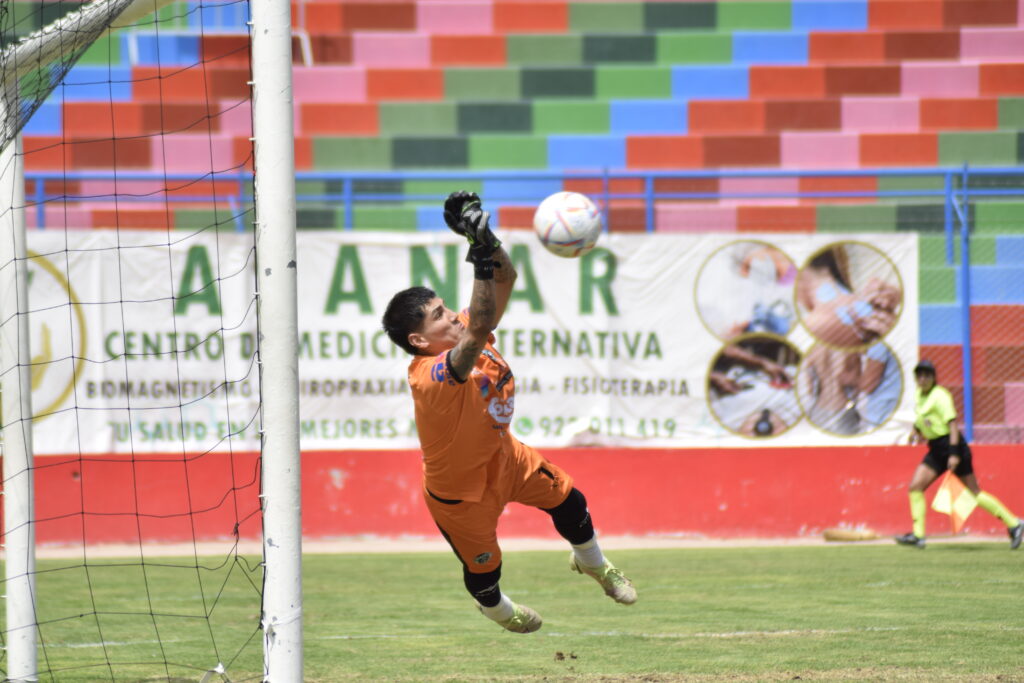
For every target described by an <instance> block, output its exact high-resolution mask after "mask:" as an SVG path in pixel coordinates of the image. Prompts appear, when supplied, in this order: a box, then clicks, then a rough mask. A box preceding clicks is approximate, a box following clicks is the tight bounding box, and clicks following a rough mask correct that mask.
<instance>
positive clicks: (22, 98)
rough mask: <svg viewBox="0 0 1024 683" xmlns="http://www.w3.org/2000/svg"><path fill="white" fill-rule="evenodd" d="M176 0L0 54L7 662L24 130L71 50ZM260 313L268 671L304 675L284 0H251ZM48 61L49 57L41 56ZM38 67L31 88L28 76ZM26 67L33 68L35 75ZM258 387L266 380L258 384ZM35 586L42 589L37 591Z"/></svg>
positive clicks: (24, 588) (20, 619) (25, 466)
mask: <svg viewBox="0 0 1024 683" xmlns="http://www.w3.org/2000/svg"><path fill="white" fill-rule="evenodd" d="M172 1H173V0H94V2H91V3H89V4H87V5H83V6H82V7H81V8H79V9H77V10H75V11H73V12H71V13H69V14H68V15H66V16H65V17H63V18H62V19H60V20H58V21H56V22H54V23H53V24H51V25H49V26H47V27H45V28H43V29H41V30H39V31H37V32H35V33H33V34H31V35H29V36H27V37H25V38H23V39H21V40H20V41H19V42H18V43H16V44H12V45H10V46H9V47H8V48H7V49H5V50H4V51H3V53H2V54H0V79H2V80H0V88H2V92H0V97H2V100H0V107H4V108H3V109H0V136H2V138H0V146H2V149H0V175H2V177H0V192H2V196H0V259H2V260H0V365H2V369H3V370H4V372H3V375H2V396H3V410H4V413H5V415H4V423H5V424H6V425H8V428H7V429H5V430H4V433H3V435H2V436H3V470H4V471H3V476H4V512H5V520H4V527H5V528H4V532H5V538H6V548H5V565H6V574H7V582H6V600H7V604H6V619H7V621H6V633H5V636H6V646H7V676H8V680H13V681H35V680H38V673H39V670H38V664H37V655H36V650H37V638H36V635H37V626H36V624H37V621H36V605H37V602H36V601H37V599H40V598H39V596H37V595H36V593H35V587H34V573H35V547H34V545H35V542H34V526H33V524H34V523H33V519H34V517H33V514H34V512H33V494H34V492H33V481H32V471H33V470H32V439H31V423H32V407H31V396H30V387H31V382H30V379H29V372H30V367H29V366H30V350H29V332H28V329H29V328H28V311H29V310H30V306H29V302H28V291H27V286H26V285H27V282H26V271H27V262H26V258H27V249H26V242H25V240H26V234H25V215H24V211H25V209H24V205H25V201H24V190H25V179H24V169H23V162H24V157H23V156H21V149H20V144H21V142H20V134H19V132H20V130H21V128H22V127H23V126H24V124H25V122H26V121H27V120H28V119H29V118H30V117H31V114H32V112H34V111H35V109H36V108H37V107H38V106H39V104H41V102H42V101H43V100H45V99H46V97H47V96H48V95H49V92H50V91H52V89H53V87H54V86H55V85H57V84H58V83H59V82H60V80H61V79H62V78H63V77H64V75H66V73H67V71H68V70H69V69H70V68H71V66H73V64H74V63H75V61H77V59H78V57H80V56H81V53H82V52H84V51H85V49H86V48H88V46H89V45H90V44H92V43H93V42H94V41H95V40H96V39H97V38H99V37H101V36H102V35H103V34H104V33H106V32H108V31H110V30H113V29H116V28H119V27H127V26H132V25H135V24H136V23H138V22H139V21H140V20H142V19H143V18H144V17H146V16H147V15H150V14H152V13H153V12H155V11H156V10H158V9H160V8H161V7H162V6H164V5H167V4H170V2H172ZM250 7H251V16H252V21H251V31H250V34H251V36H252V82H251V86H252V102H253V107H252V109H253V140H254V157H255V169H256V176H255V193H254V194H255V218H256V220H255V226H254V229H255V235H256V264H257V274H256V275H257V276H256V282H257V296H258V301H257V324H258V329H259V334H258V337H259V341H258V354H259V369H260V386H261V413H262V434H261V437H262V438H261V457H262V465H261V471H262V487H261V488H262V494H261V502H262V511H263V548H264V553H263V554H264V581H263V614H262V615H261V624H262V627H263V641H264V679H265V680H273V681H275V682H276V681H301V680H302V677H303V661H302V660H303V652H302V645H303V642H302V584H301V566H302V562H301V555H302V538H301V510H300V504H301V501H300V459H299V430H298V356H297V348H298V344H297V342H298V339H297V312H296V308H297V307H296V286H297V264H296V248H295V174H294V168H295V165H294V140H293V126H292V119H293V112H292V106H293V103H292V99H293V98H292V79H291V65H292V52H291V10H290V4H289V2H288V0H252V2H251V5H250ZM50 63H53V64H56V65H59V68H58V67H56V66H55V67H52V68H51V67H49V66H46V65H47V64H50ZM40 78H42V79H44V80H45V81H47V82H43V83H40V86H41V87H39V88H38V89H37V90H36V91H35V92H32V91H31V89H30V88H26V81H27V82H28V83H29V86H31V85H32V84H34V83H35V82H37V81H39V79H40ZM33 79H35V80H33ZM264 388H266V389H267V390H266V391H263V389H264ZM42 599H45V597H43V598H42Z"/></svg>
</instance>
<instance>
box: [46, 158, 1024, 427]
mask: <svg viewBox="0 0 1024 683" xmlns="http://www.w3.org/2000/svg"><path fill="white" fill-rule="evenodd" d="M901 177H902V178H908V177H913V178H919V179H921V180H922V183H923V184H924V185H925V186H924V187H921V188H918V189H900V190H836V191H800V190H797V191H779V192H679V191H664V190H659V188H658V186H659V182H658V181H661V180H701V179H715V180H720V179H723V178H729V179H753V178H792V179H800V178H901ZM997 177H1004V178H1007V179H1013V181H1014V182H1012V183H1010V185H1011V186H1008V187H985V186H983V185H982V186H979V182H983V181H984V179H986V178H990V179H992V178H997ZM295 179H296V181H297V182H310V181H314V182H316V181H319V182H325V183H334V184H336V185H337V186H338V191H334V192H323V193H319V194H308V193H305V194H298V195H297V196H296V203H297V205H298V207H300V208H301V207H302V206H303V205H315V206H319V207H322V206H324V205H336V206H340V207H341V209H342V211H341V218H342V220H341V223H342V224H341V225H340V226H338V227H340V228H342V229H349V230H350V229H352V228H353V227H354V223H355V208H356V207H357V206H360V205H381V204H402V205H408V204H415V203H418V202H421V203H424V204H426V203H430V204H436V203H437V202H438V201H440V200H441V199H443V197H441V196H439V195H437V194H433V193H407V192H381V191H374V190H368V189H365V188H366V187H367V186H370V187H372V185H373V184H374V183H381V182H385V181H388V182H397V181H448V182H450V184H451V187H452V188H458V187H459V186H460V185H462V184H465V183H470V182H472V183H483V184H484V185H485V192H486V184H487V183H489V182H495V181H506V182H507V181H520V182H521V185H520V188H521V189H519V190H517V191H509V190H508V188H507V186H506V187H504V188H503V189H502V190H501V191H500V192H496V193H490V192H487V193H486V197H485V198H486V200H487V202H488V204H489V205H491V206H503V205H504V206H509V205H522V206H534V205H536V204H537V203H539V202H540V201H541V200H542V199H543V198H544V196H543V195H542V194H539V193H538V192H537V187H543V186H544V184H543V183H542V182H539V181H550V182H552V183H555V184H557V186H559V187H560V186H561V185H562V184H563V183H565V182H566V181H579V180H590V181H597V182H599V184H600V191H599V192H592V193H590V195H591V197H592V198H593V199H595V200H596V201H597V202H598V204H599V205H600V206H601V207H602V211H603V212H604V218H605V224H606V225H607V224H608V223H607V219H608V207H609V205H610V203H611V202H612V201H619V200H634V201H639V202H642V204H643V207H644V227H645V228H646V230H647V231H648V232H651V231H653V230H654V228H655V206H656V204H657V202H662V201H680V200H689V201H701V200H704V201H720V200H764V199H769V200H777V199H790V200H793V199H796V200H812V201H813V200H818V199H829V200H836V199H839V200H842V199H850V200H858V199H861V200H863V199H873V200H876V201H877V200H895V199H934V200H941V201H942V202H943V207H944V208H943V217H944V234H945V238H946V244H945V247H946V249H945V251H946V263H947V265H950V266H953V265H955V264H954V261H955V245H956V240H957V237H959V241H960V282H959V288H958V292H957V294H958V300H959V301H958V304H959V307H960V315H961V320H960V324H961V330H962V335H963V336H962V348H963V381H964V415H963V418H964V424H965V435H966V437H967V438H968V439H971V438H973V427H974V391H973V384H972V383H973V365H972V351H971V317H970V301H971V294H972V290H971V276H970V272H971V271H970V241H971V231H972V226H971V224H970V219H971V213H970V201H971V200H976V199H979V198H1003V199H1006V198H1012V197H1019V198H1021V199H1024V168H1021V167H1006V168H983V169H982V168H969V167H968V166H966V165H964V166H962V167H953V168H898V169H892V168H890V169H856V170H778V169H770V170H753V169H747V170H729V171H719V170H700V171H696V170H695V171H636V170H620V169H607V168H602V169H595V170H581V171H550V170H538V171H524V170H506V171H493V170H492V171H469V170H458V171H455V170H451V171H447V170H446V171H344V172H342V171H322V172H311V171H303V172H298V173H296V175H295ZM26 180H27V181H28V182H29V183H34V187H33V188H32V191H31V192H29V193H28V196H27V198H26V202H27V204H28V206H27V208H28V209H29V210H32V211H35V214H36V225H38V226H45V208H46V205H47V204H48V203H50V202H55V201H60V202H79V201H80V202H102V201H114V200H115V199H116V201H117V202H118V204H119V205H120V206H128V205H132V204H147V203H148V204H158V205H198V206H200V207H204V206H205V207H209V206H210V205H227V207H228V208H229V209H230V211H231V216H232V220H233V221H234V223H235V227H236V229H237V230H239V231H244V230H247V229H248V227H249V226H248V225H247V224H246V222H245V221H244V220H243V215H244V213H245V211H244V210H243V209H244V207H247V206H249V205H251V202H252V189H251V188H252V180H253V178H252V174H251V173H248V172H244V171H232V172H227V173H216V174H207V175H205V176H201V177H197V176H196V175H195V174H187V173H172V174H155V173H144V172H132V173H123V172H117V173H114V172H86V171H79V172H70V173H46V172H34V173H26ZM83 180H99V181H110V182H117V183H126V182H131V181H159V184H160V186H166V187H170V188H176V187H178V186H179V185H180V186H184V185H188V184H193V183H197V182H212V181H215V186H216V187H217V188H218V190H219V189H220V188H221V187H223V186H224V185H225V184H226V185H227V186H229V187H232V188H234V190H233V191H232V192H217V193H215V194H209V195H187V196H186V195H178V194H176V193H175V192H174V191H173V189H172V191H171V192H170V193H168V192H155V193H152V194H144V195H143V194H140V195H131V194H124V193H118V194H92V195H89V196H80V197H74V196H68V195H66V194H50V193H47V191H46V190H47V187H46V186H47V181H51V182H58V183H60V182H74V181H83ZM622 180H632V181H634V182H637V183H638V184H639V185H640V186H641V187H642V188H643V189H642V191H640V192H621V191H615V192H613V191H612V190H611V188H612V183H613V181H622ZM529 181H532V182H533V183H534V185H533V186H531V185H530V184H529ZM929 184H934V186H935V187H934V188H929V187H928V185H929ZM1014 185H1015V186H1014ZM865 227H867V226H865Z"/></svg>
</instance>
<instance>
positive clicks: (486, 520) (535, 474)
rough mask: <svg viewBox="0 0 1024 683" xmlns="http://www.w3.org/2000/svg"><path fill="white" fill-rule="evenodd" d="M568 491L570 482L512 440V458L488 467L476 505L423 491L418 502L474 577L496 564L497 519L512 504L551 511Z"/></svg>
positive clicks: (496, 460)
mask: <svg viewBox="0 0 1024 683" xmlns="http://www.w3.org/2000/svg"><path fill="white" fill-rule="evenodd" d="M570 491H572V477H571V476H569V474H568V473H566V472H565V471H564V470H562V469H561V468H560V467H558V466H557V465H555V464H553V463H551V462H548V461H547V460H545V459H544V456H542V455H541V454H540V453H539V452H537V450H536V449H534V448H531V447H529V446H527V445H526V444H523V443H520V442H519V441H515V448H514V449H513V453H512V455H511V456H507V455H505V454H504V453H498V454H497V455H495V457H494V459H493V460H492V461H491V463H490V464H489V465H488V467H487V487H486V488H485V489H484V493H483V495H482V496H481V498H480V501H479V502H477V503H473V502H469V501H451V500H444V499H442V498H438V497H437V496H435V495H434V494H432V493H431V492H430V491H429V490H427V489H426V488H424V490H423V498H424V500H425V501H426V503H427V509H428V510H430V516H431V517H433V518H434V522H436V523H437V526H438V528H439V529H440V530H441V533H442V534H443V535H444V537H445V540H447V541H448V543H449V544H450V545H451V547H452V549H453V550H454V551H455V554H456V555H458V556H459V559H461V560H462V562H463V564H465V566H466V567H467V568H468V569H469V571H470V572H472V573H474V574H483V573H486V572H490V571H494V570H495V569H497V568H498V566H499V565H500V564H501V548H500V547H499V546H498V534H497V530H498V518H499V517H500V516H501V513H502V511H503V510H504V509H505V505H507V504H508V503H511V502H515V503H521V504H522V505H529V506H531V507H536V508H544V509H550V508H553V507H558V506H559V505H561V504H562V503H563V502H564V501H565V499H566V497H567V496H568V495H569V492H570Z"/></svg>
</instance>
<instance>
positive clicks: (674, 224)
mask: <svg viewBox="0 0 1024 683" xmlns="http://www.w3.org/2000/svg"><path fill="white" fill-rule="evenodd" d="M654 226H655V227H654V229H655V231H656V232H736V207H735V206H718V205H714V204H695V203H693V202H664V201H663V202H658V203H657V204H656V205H655V206H654Z"/></svg>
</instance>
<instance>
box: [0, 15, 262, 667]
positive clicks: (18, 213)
mask: <svg viewBox="0 0 1024 683" xmlns="http://www.w3.org/2000/svg"><path fill="white" fill-rule="evenodd" d="M248 13H249V12H248V3H245V2H228V3H220V4H209V3H204V2H202V1H200V2H188V3H186V2H174V3H170V4H169V3H168V2H167V1H166V0H96V1H95V2H91V3H89V4H85V5H80V6H79V5H73V4H70V3H67V2H52V3H51V2H12V1H11V0H2V1H0V32H2V39H3V45H4V48H3V52H2V55H0V78H2V81H0V85H2V101H0V121H2V122H3V126H2V136H3V137H2V141H0V142H2V148H3V150H4V153H3V156H2V157H0V242H2V245H0V255H2V256H0V298H2V299H3V305H2V306H0V381H2V390H3V395H2V414H0V427H2V434H3V449H4V451H3V455H4V461H5V462H4V488H5V494H6V496H7V497H8V499H9V500H8V501H7V507H6V514H7V519H6V525H5V529H6V536H5V557H4V561H5V567H6V579H5V585H4V589H3V593H4V594H5V597H6V600H7V603H8V606H7V607H8V608H7V610H6V615H5V616H4V618H5V624H4V628H3V629H2V632H3V633H4V638H5V642H4V655H3V658H2V661H0V667H2V669H3V672H4V674H5V678H6V679H10V680H36V679H39V680H221V679H223V680H228V679H230V680H246V679H250V680H251V679H256V680H259V679H260V677H261V676H262V675H263V673H264V664H265V663H264V654H263V652H262V648H261V618H262V617H261V612H262V611H263V610H262V602H263V600H264V591H263V585H264V584H263V582H264V571H263V562H262V558H261V550H260V536H261V505H260V490H261V489H260V487H261V483H260V468H261V458H260V449H261V434H262V432H263V425H262V424H261V419H262V413H261V406H262V403H261V380H260V372H259V354H260V345H259V324H258V322H257V310H258V295H257V282H256V267H255V266H256V259H257V256H256V237H255V232H254V230H253V223H254V220H255V214H254V208H253V203H254V196H253V195H254V192H253V189H252V188H253V183H252V170H253V146H252V143H251V142H250V139H251V137H252V125H251V108H250V99H251V98H250V94H249V93H250V88H249V83H250V81H251V78H252V76H251V69H250V58H249V54H250V53H249V44H250V41H249V35H248V28H247V25H246V21H247V19H248ZM22 173H24V180H23V181H22V180H21V174H22ZM22 222H24V223H25V224H26V225H27V229H26V230H25V235H26V239H25V240H24V242H23V243H22V242H21V241H20V238H19V237H18V235H19V226H20V225H21V223H22ZM29 340H30V341H29ZM26 481H27V482H29V483H30V484H31V483H32V482H34V486H31V485H30V486H29V487H27V488H25V487H23V486H21V485H22V484H24V483H25V482H26ZM26 491H27V493H26ZM33 492H34V500H33V495H32V494H33ZM12 504H13V506H12ZM12 510H13V512H12ZM26 547H29V548H34V549H35V553H34V555H35V557H34V558H33V553H32V552H25V551H24V549H25V548H26ZM14 603H17V604H16V605H14V608H13V610H12V605H13V604H14ZM25 642H28V643H29V645H28V648H29V650H30V651H34V655H33V656H32V657H27V659H29V660H31V659H35V661H34V662H33V661H29V662H28V663H26V661H25V660H26V656H25V654H24V652H25V648H24V646H22V648H21V652H22V654H21V655H16V654H15V652H17V651H18V650H19V647H18V643H22V644H23V645H24V643H25ZM16 658H17V659H16Z"/></svg>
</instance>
